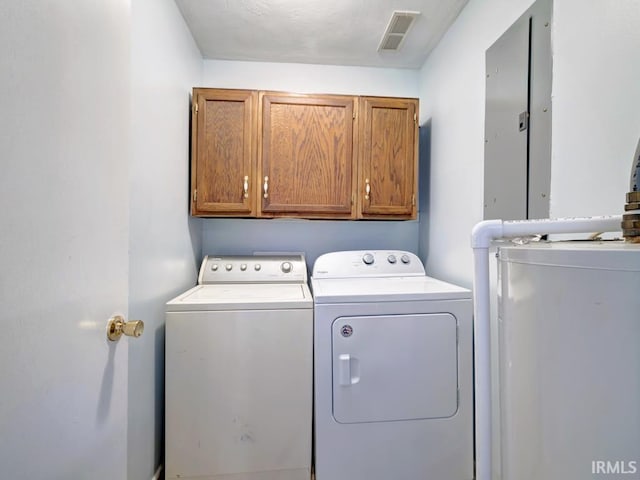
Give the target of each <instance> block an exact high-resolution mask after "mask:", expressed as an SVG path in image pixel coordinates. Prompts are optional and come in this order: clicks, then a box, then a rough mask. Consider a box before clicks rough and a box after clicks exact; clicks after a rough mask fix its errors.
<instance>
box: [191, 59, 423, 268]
mask: <svg viewBox="0 0 640 480" xmlns="http://www.w3.org/2000/svg"><path fill="white" fill-rule="evenodd" d="M201 86H203V87H218V88H249V89H261V90H280V91H291V92H299V93H335V94H353V95H380V96H396V97H417V96H418V93H419V90H418V71H417V70H408V69H390V68H368V67H341V66H330V65H306V64H305V65H303V64H278V63H260V62H233V61H218V60H207V61H205V62H204V76H203V83H202V85H201ZM203 221H204V227H203V228H204V229H203V254H213V253H215V254H227V253H251V252H253V251H256V250H280V251H283V250H285V251H291V250H295V251H303V252H305V253H306V255H307V263H308V265H309V267H311V266H312V265H313V261H314V260H315V259H316V257H317V256H318V255H320V254H322V253H325V252H329V251H335V250H352V249H374V248H379V249H383V248H393V249H401V250H407V251H410V252H414V253H417V251H418V221H357V222H354V221H325V220H289V219H287V220H242V219H204V220H203Z"/></svg>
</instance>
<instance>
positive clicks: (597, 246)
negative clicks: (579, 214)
mask: <svg viewBox="0 0 640 480" xmlns="http://www.w3.org/2000/svg"><path fill="white" fill-rule="evenodd" d="M498 275H499V281H500V287H499V307H498V316H499V320H498V324H499V369H500V372H499V381H500V438H501V440H500V457H501V465H499V466H497V467H499V468H498V469H495V470H501V478H502V479H503V480H541V479H544V480H584V479H587V478H640V244H629V243H623V242H616V241H610V242H606V241H596V242H594V241H583V242H575V241H573V242H548V243H547V242H537V243H532V244H528V245H521V246H508V247H500V249H499V253H498ZM495 470H494V471H495ZM494 478H496V477H495V476H494Z"/></svg>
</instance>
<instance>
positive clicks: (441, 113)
mask: <svg viewBox="0 0 640 480" xmlns="http://www.w3.org/2000/svg"><path fill="white" fill-rule="evenodd" d="M532 3H533V1H532V0H508V1H507V0H470V2H469V3H468V4H467V6H466V7H465V8H464V9H463V11H462V12H461V13H460V15H459V16H458V18H457V20H456V21H455V22H454V24H453V25H452V26H451V28H450V30H449V31H448V32H447V34H446V35H445V36H444V37H443V39H442V40H441V42H440V44H439V45H438V46H437V47H436V48H435V50H434V51H433V52H432V53H431V55H430V56H429V58H428V59H427V61H426V62H425V64H424V66H423V67H422V70H421V73H420V105H421V110H420V124H421V125H423V124H425V123H428V125H429V127H428V129H429V137H430V140H431V142H430V144H431V148H430V149H429V152H423V153H424V155H426V156H427V157H428V163H429V164H430V166H431V171H430V182H429V186H428V187H423V188H427V189H428V191H429V193H428V195H429V199H428V200H426V202H427V203H428V204H429V210H428V212H425V216H426V218H425V220H424V221H423V222H422V224H421V228H420V251H421V252H422V255H423V256H422V260H423V261H425V262H426V268H427V271H429V272H430V273H431V275H433V276H435V277H439V278H442V279H443V280H447V281H451V282H454V283H458V284H461V285H464V286H466V287H470V286H471V283H472V281H471V280H472V276H473V272H472V269H473V263H472V257H471V248H470V247H469V237H470V233H471V229H472V228H473V225H475V224H476V223H477V222H479V221H481V220H482V216H483V177H484V168H483V167H484V103H485V51H486V50H487V48H489V47H490V46H491V45H492V44H493V43H494V42H495V41H496V40H497V39H498V38H499V37H500V35H502V33H503V32H504V31H506V30H507V28H509V26H510V25H511V24H512V23H513V22H514V21H515V20H516V19H517V18H518V17H519V16H520V15H521V14H522V13H524V12H525V10H527V8H529V6H530V5H531V4H532Z"/></svg>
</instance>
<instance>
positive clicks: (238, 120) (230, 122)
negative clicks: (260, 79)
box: [191, 89, 256, 216]
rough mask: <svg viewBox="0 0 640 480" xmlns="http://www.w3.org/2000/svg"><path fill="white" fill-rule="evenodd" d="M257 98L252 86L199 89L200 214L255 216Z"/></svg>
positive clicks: (195, 183) (195, 158)
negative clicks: (232, 88) (231, 88)
mask: <svg viewBox="0 0 640 480" xmlns="http://www.w3.org/2000/svg"><path fill="white" fill-rule="evenodd" d="M255 103H256V93H255V92H251V91H244V90H216V89H194V104H195V105H197V110H195V109H194V117H195V118H194V126H195V128H194V132H195V138H194V144H193V147H192V182H191V185H192V213H193V214H194V215H207V214H212V215H234V216H253V215H255V203H256V202H255V193H254V192H255V187H254V185H253V184H255V181H256V179H255V178H253V176H254V173H253V172H254V168H255V143H254V142H255V123H256V118H255V107H256V105H255ZM194 190H195V191H194Z"/></svg>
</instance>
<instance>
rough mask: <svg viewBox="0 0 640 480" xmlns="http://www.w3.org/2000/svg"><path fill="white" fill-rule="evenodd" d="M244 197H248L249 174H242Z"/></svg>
mask: <svg viewBox="0 0 640 480" xmlns="http://www.w3.org/2000/svg"><path fill="white" fill-rule="evenodd" d="M243 191H244V198H249V176H248V175H245V176H244V184H243Z"/></svg>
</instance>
